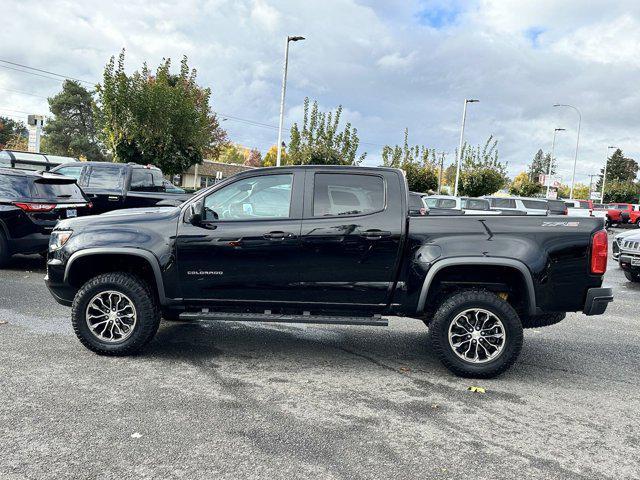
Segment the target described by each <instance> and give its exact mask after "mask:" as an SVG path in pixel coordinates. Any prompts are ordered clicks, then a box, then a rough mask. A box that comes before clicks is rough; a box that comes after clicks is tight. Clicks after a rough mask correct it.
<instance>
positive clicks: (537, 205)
mask: <svg viewBox="0 0 640 480" xmlns="http://www.w3.org/2000/svg"><path fill="white" fill-rule="evenodd" d="M522 204H523V205H524V207H525V208H530V209H532V210H548V208H549V204H548V203H547V202H546V201H545V200H522Z"/></svg>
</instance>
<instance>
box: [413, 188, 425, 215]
mask: <svg viewBox="0 0 640 480" xmlns="http://www.w3.org/2000/svg"><path fill="white" fill-rule="evenodd" d="M428 210H429V209H428V208H427V205H426V204H425V203H424V200H423V199H422V195H421V194H419V193H416V192H409V215H410V216H412V217H419V216H422V215H426V214H427V212H428Z"/></svg>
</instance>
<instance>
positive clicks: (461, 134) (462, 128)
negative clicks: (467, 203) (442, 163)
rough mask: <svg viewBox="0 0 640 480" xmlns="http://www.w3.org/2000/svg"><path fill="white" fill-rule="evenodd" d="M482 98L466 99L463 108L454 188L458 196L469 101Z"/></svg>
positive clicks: (455, 194)
mask: <svg viewBox="0 0 640 480" xmlns="http://www.w3.org/2000/svg"><path fill="white" fill-rule="evenodd" d="M479 101H480V100H476V99H474V98H465V99H464V108H463V109H462V126H461V127H460V145H459V147H458V162H457V166H456V185H455V188H454V190H453V195H454V196H456V197H457V196H458V183H459V181H460V164H461V163H462V144H463V142H464V124H465V121H466V119H467V103H477V102H479Z"/></svg>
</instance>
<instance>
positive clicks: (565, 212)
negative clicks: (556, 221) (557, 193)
mask: <svg viewBox="0 0 640 480" xmlns="http://www.w3.org/2000/svg"><path fill="white" fill-rule="evenodd" d="M562 214H563V215H569V209H568V208H567V207H564V212H563V213H562Z"/></svg>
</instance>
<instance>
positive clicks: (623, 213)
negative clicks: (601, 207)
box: [607, 203, 634, 225]
mask: <svg viewBox="0 0 640 480" xmlns="http://www.w3.org/2000/svg"><path fill="white" fill-rule="evenodd" d="M633 211H634V206H633V204H631V203H610V204H609V205H608V209H607V220H608V223H609V224H610V225H620V224H625V223H629V219H630V217H631V212H633Z"/></svg>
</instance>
